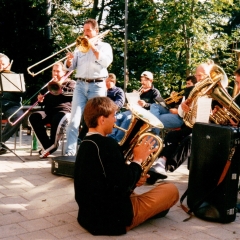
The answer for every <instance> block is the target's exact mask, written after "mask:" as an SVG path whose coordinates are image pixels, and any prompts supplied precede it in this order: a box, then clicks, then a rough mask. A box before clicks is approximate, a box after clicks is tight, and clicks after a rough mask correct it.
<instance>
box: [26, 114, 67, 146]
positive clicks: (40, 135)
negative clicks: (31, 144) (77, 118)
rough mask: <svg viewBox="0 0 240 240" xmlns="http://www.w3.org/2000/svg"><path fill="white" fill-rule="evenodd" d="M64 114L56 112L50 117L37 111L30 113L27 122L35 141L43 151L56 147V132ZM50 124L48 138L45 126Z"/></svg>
mask: <svg viewBox="0 0 240 240" xmlns="http://www.w3.org/2000/svg"><path fill="white" fill-rule="evenodd" d="M65 115H66V114H65V113H64V112H58V113H56V114H54V115H52V116H48V115H45V112H43V111H38V112H35V113H32V114H31V115H30V117H29V122H30V124H31V126H32V128H33V130H34V132H35V134H36V137H37V139H38V140H39V142H40V143H41V145H42V147H43V148H44V150H46V149H48V148H49V147H51V146H52V145H55V147H56V148H57V147H58V141H59V139H57V132H58V129H59V124H60V122H61V121H62V120H63V118H64V117H65ZM49 123H50V124H51V130H50V136H48V134H47V131H46V127H45V126H46V124H49Z"/></svg>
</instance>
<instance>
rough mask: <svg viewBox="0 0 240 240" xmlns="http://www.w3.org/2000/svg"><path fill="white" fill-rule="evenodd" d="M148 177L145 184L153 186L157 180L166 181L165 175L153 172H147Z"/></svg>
mask: <svg viewBox="0 0 240 240" xmlns="http://www.w3.org/2000/svg"><path fill="white" fill-rule="evenodd" d="M147 174H148V175H150V177H149V178H147V183H148V184H151V185H153V184H154V183H155V182H156V181H157V180H158V179H166V178H167V175H163V174H161V173H157V172H153V171H148V173H147Z"/></svg>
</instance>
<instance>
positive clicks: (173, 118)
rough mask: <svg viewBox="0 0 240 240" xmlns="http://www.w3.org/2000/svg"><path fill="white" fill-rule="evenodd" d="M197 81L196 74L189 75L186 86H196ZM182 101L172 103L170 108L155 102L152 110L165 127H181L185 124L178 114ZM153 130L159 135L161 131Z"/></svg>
mask: <svg viewBox="0 0 240 240" xmlns="http://www.w3.org/2000/svg"><path fill="white" fill-rule="evenodd" d="M196 82H197V79H196V77H195V76H189V77H187V79H186V88H188V87H192V86H194V85H195V83H196ZM184 95H185V94H184ZM180 101H181V99H180ZM180 101H177V102H173V103H172V104H170V106H169V107H170V108H169V109H168V108H166V107H164V106H162V105H161V104H157V103H153V104H152V105H151V107H150V112H151V113H152V114H153V115H155V116H156V117H157V118H158V119H159V120H160V121H161V122H162V123H163V125H164V128H180V127H181V126H182V124H183V119H182V117H180V116H179V115H178V106H179V104H180ZM153 132H154V133H156V134H157V135H158V134H159V133H160V129H158V128H154V129H153Z"/></svg>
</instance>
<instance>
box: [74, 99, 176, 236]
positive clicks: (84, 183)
mask: <svg viewBox="0 0 240 240" xmlns="http://www.w3.org/2000/svg"><path fill="white" fill-rule="evenodd" d="M117 108H118V107H117V106H116V105H115V104H114V103H113V101H111V100H110V99H109V98H108V97H95V98H92V99H90V100H89V101H88V102H87V104H86V107H85V110H84V119H85V122H86V124H87V126H88V128H89V132H88V133H87V136H86V137H85V138H84V139H83V141H82V143H81V145H80V147H79V151H78V154H77V157H76V163H75V173H74V189H75V199H76V201H77V204H78V206H79V210H78V217H77V219H78V222H79V224H80V225H81V226H82V227H84V228H85V229H86V230H88V231H89V232H90V233H92V234H93V235H120V234H125V233H126V232H127V231H129V230H130V229H132V228H134V227H136V226H138V225H139V224H141V223H142V222H144V221H146V220H147V219H149V218H153V217H155V218H157V217H163V216H165V215H166V214H167V212H168V210H169V209H170V208H171V207H172V206H173V205H174V204H175V203H176V202H177V201H178V198H179V193H178V190H177V188H176V186H175V185H173V184H172V183H165V184H160V185H158V186H156V187H155V188H153V189H151V190H150V191H148V192H145V193H143V194H139V195H138V194H132V192H133V190H134V189H135V188H136V187H138V186H141V185H143V184H144V183H145V181H146V178H147V177H148V176H147V175H144V176H142V175H141V173H142V168H141V163H142V161H144V160H146V159H147V157H148V156H149V155H150V154H151V153H152V152H154V151H155V150H156V149H152V146H153V145H154V143H155V141H154V140H153V139H152V138H148V139H147V138H144V139H143V141H142V142H141V143H140V144H139V145H138V146H136V147H135V148H134V151H133V162H131V163H130V164H125V160H124V157H123V154H122V150H121V148H120V146H119V145H118V143H117V142H116V141H115V140H113V139H111V138H109V137H106V136H107V134H109V133H111V131H112V128H113V125H114V122H115V121H116V118H115V112H116V111H117Z"/></svg>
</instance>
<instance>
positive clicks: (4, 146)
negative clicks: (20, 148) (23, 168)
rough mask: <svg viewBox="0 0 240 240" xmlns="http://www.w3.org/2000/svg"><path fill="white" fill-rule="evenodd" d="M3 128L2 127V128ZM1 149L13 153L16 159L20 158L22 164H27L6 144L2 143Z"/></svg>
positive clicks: (0, 143) (0, 144)
mask: <svg viewBox="0 0 240 240" xmlns="http://www.w3.org/2000/svg"><path fill="white" fill-rule="evenodd" d="M0 127H1V128H2V126H0ZM0 148H3V149H6V150H8V151H9V152H11V153H13V154H14V155H15V156H16V157H18V158H19V159H20V160H21V161H22V162H25V160H24V159H22V158H21V157H20V156H18V155H17V154H16V153H15V152H14V151H13V150H12V149H10V148H8V147H7V146H6V145H5V144H4V143H2V142H0Z"/></svg>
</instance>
